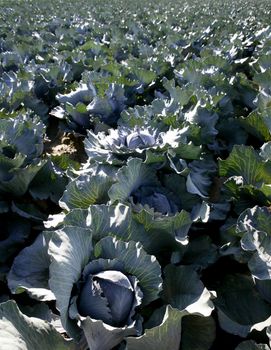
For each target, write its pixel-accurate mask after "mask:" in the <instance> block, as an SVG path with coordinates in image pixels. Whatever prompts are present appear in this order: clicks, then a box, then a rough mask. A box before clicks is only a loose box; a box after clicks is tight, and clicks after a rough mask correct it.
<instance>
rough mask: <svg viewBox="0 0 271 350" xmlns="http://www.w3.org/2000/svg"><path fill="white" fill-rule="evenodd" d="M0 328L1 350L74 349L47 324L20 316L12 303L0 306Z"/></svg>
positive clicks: (72, 345) (71, 343) (71, 344)
mask: <svg viewBox="0 0 271 350" xmlns="http://www.w3.org/2000/svg"><path fill="white" fill-rule="evenodd" d="M0 326H1V327H0V341H1V347H2V348H3V349H4V348H5V349H14V350H29V349H39V348H40V349H44V350H51V349H59V350H65V349H66V350H67V349H70V350H73V349H75V344H74V343H73V342H71V341H67V340H65V339H64V338H63V337H62V336H61V335H60V334H59V333H58V332H57V331H56V330H55V328H54V327H53V326H52V325H50V324H49V323H48V322H46V321H43V320H41V319H38V318H35V317H28V316H25V315H24V314H22V313H21V312H20V310H19V309H18V307H17V305H16V303H15V302H14V301H8V302H6V303H2V304H0Z"/></svg>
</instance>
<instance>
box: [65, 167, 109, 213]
mask: <svg viewBox="0 0 271 350" xmlns="http://www.w3.org/2000/svg"><path fill="white" fill-rule="evenodd" d="M113 183H114V179H112V177H110V176H108V175H107V174H105V173H104V172H102V171H100V172H99V173H98V174H97V175H88V174H83V175H80V176H78V177H77V178H76V179H74V180H72V181H71V182H70V183H69V184H68V185H67V187H66V190H65V191H64V194H63V196H62V197H61V199H60V201H59V205H60V207H62V208H63V209H66V210H71V209H74V208H82V209H87V208H88V207H89V206H90V205H92V204H100V203H106V202H108V200H109V197H108V194H107V192H108V190H109V188H110V187H111V185H112V184H113Z"/></svg>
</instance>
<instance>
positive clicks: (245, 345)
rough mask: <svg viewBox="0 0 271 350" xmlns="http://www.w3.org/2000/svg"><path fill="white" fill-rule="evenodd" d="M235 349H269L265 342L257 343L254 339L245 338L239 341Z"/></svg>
mask: <svg viewBox="0 0 271 350" xmlns="http://www.w3.org/2000/svg"><path fill="white" fill-rule="evenodd" d="M235 350H270V348H269V346H268V345H266V344H257V343H256V342H255V341H254V340H246V341H243V342H242V343H240V344H239V345H238V346H237V348H235Z"/></svg>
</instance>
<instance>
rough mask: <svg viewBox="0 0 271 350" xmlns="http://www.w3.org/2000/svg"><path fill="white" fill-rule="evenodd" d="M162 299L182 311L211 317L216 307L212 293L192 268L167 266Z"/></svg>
mask: <svg viewBox="0 0 271 350" xmlns="http://www.w3.org/2000/svg"><path fill="white" fill-rule="evenodd" d="M164 275H165V278H164V282H163V291H162V293H161V297H162V299H163V300H164V301H165V302H166V303H169V304H170V305H171V306H172V307H174V308H176V309H179V310H180V311H182V310H186V311H187V312H188V313H189V314H198V315H201V316H210V315H211V313H212V311H213V309H214V306H213V303H212V301H211V293H210V292H209V291H208V290H207V289H206V288H205V287H204V285H203V283H202V282H201V281H200V279H199V277H198V274H197V273H196V272H195V270H194V269H193V267H190V266H174V265H167V266H166V268H165V270H164Z"/></svg>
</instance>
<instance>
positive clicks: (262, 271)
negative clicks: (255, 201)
mask: <svg viewBox="0 0 271 350" xmlns="http://www.w3.org/2000/svg"><path fill="white" fill-rule="evenodd" d="M270 227H271V215H270V209H269V208H268V207H262V208H261V207H258V206H256V207H254V208H252V209H247V210H245V211H244V212H243V213H242V214H241V215H240V216H239V218H238V221H237V226H236V232H237V233H238V234H241V235H242V239H241V247H242V249H244V250H245V251H252V252H253V256H252V258H251V259H250V260H249V262H248V266H249V268H250V271H251V273H252V275H253V277H255V278H257V279H260V280H266V279H270V278H271V264H270V259H271V248H270V247H271V229H270Z"/></svg>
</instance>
